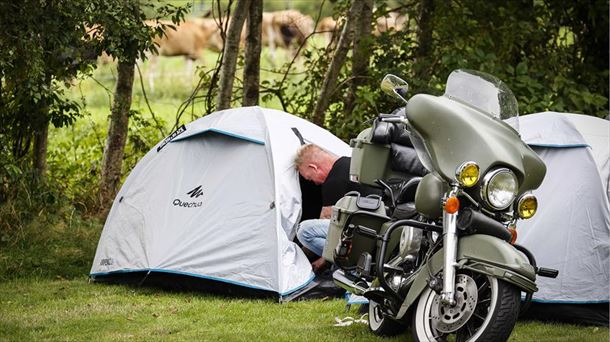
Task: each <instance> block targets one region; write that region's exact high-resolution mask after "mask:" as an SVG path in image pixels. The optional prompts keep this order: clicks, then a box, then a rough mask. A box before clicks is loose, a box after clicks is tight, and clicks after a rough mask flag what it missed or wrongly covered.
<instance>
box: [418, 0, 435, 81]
mask: <svg viewBox="0 0 610 342" xmlns="http://www.w3.org/2000/svg"><path fill="white" fill-rule="evenodd" d="M420 6H421V7H420V12H419V23H418V25H417V50H416V52H415V61H416V64H417V67H416V68H415V78H416V79H418V80H423V79H424V78H425V79H428V78H429V75H430V70H428V68H427V66H426V65H425V64H427V61H428V60H429V58H428V57H429V56H430V54H431V50H432V31H433V30H434V27H433V24H432V16H433V15H434V0H421V2H420Z"/></svg>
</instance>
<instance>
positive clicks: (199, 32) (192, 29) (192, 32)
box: [147, 20, 212, 90]
mask: <svg viewBox="0 0 610 342" xmlns="http://www.w3.org/2000/svg"><path fill="white" fill-rule="evenodd" d="M159 22H160V23H162V24H164V25H172V26H166V29H165V33H164V35H163V36H161V37H157V38H155V40H154V42H155V44H156V45H157V54H153V55H152V56H150V75H149V85H150V88H151V90H154V78H155V69H156V65H157V56H166V57H173V56H183V57H184V58H185V59H186V73H187V75H192V69H193V61H194V60H198V59H200V58H201V52H202V49H203V48H204V47H205V46H206V44H207V41H208V39H209V38H210V35H211V33H212V32H211V31H210V30H206V29H205V25H203V24H202V23H200V22H199V21H195V20H187V21H184V22H182V23H180V24H178V25H174V24H172V23H171V22H170V21H159ZM147 24H148V25H151V26H154V25H157V24H156V23H155V22H147ZM172 27H173V28H172Z"/></svg>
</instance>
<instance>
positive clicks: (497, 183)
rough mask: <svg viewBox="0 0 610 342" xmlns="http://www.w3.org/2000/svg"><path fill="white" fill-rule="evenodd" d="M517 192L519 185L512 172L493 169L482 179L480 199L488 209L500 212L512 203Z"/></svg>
mask: <svg viewBox="0 0 610 342" xmlns="http://www.w3.org/2000/svg"><path fill="white" fill-rule="evenodd" d="M517 190H519V185H518V183H517V176H515V173H514V172H512V171H511V170H509V169H507V168H500V169H495V170H492V171H490V172H488V173H487V174H486V175H485V177H484V178H483V186H482V187H481V198H482V199H483V201H484V202H485V204H487V205H488V206H489V207H491V208H493V209H496V210H502V209H506V208H508V207H509V206H510V205H511V204H512V203H513V201H514V200H515V197H516V196H517Z"/></svg>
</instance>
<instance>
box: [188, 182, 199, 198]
mask: <svg viewBox="0 0 610 342" xmlns="http://www.w3.org/2000/svg"><path fill="white" fill-rule="evenodd" d="M187 195H191V198H193V197H194V198H197V197H199V196H201V195H203V189H202V188H201V185H200V186H198V187H196V188H195V189H193V190H191V191H189V192H187Z"/></svg>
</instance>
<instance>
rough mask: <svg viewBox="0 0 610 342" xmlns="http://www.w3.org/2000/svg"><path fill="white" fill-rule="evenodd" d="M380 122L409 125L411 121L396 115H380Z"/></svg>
mask: <svg viewBox="0 0 610 342" xmlns="http://www.w3.org/2000/svg"><path fill="white" fill-rule="evenodd" d="M379 121H383V122H390V123H402V124H407V123H409V120H408V119H407V118H405V117H404V116H401V115H396V114H379Z"/></svg>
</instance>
